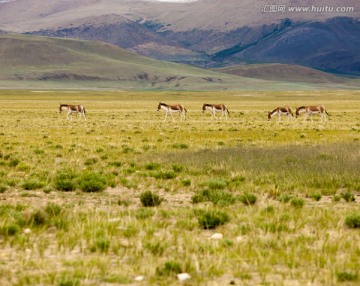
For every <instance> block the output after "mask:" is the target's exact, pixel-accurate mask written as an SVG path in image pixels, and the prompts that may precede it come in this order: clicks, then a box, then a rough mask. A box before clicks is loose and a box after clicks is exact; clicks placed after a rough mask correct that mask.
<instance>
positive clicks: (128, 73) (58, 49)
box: [0, 34, 261, 89]
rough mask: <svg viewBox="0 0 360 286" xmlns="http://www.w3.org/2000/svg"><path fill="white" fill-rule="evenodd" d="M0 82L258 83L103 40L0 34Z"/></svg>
mask: <svg viewBox="0 0 360 286" xmlns="http://www.w3.org/2000/svg"><path fill="white" fill-rule="evenodd" d="M0 66H1V70H0V80H18V81H24V82H25V81H31V80H35V81H59V82H65V81H102V82H104V81H105V82H110V81H112V82H138V83H144V84H146V86H148V87H153V88H161V87H164V88H178V89H181V88H183V87H184V86H188V85H196V86H199V85H200V86H201V85H204V86H208V88H210V89H211V88H213V87H214V88H215V89H224V88H226V87H228V86H231V85H234V84H235V85H237V86H239V85H241V84H243V83H248V82H251V83H255V84H257V83H259V84H261V81H256V80H254V81H249V80H248V79H242V78H239V77H236V76H232V75H228V74H224V73H219V72H214V71H210V70H205V69H200V68H197V67H192V66H187V65H181V64H177V63H171V62H165V61H159V60H155V59H151V58H147V57H144V56H139V55H137V54H135V53H132V52H129V51H127V50H125V49H121V48H119V47H117V46H114V45H110V44H107V43H103V42H96V41H84V40H75V39H61V38H49V37H39V36H27V35H9V34H5V35H0Z"/></svg>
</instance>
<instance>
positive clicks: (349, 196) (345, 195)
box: [340, 192, 355, 203]
mask: <svg viewBox="0 0 360 286" xmlns="http://www.w3.org/2000/svg"><path fill="white" fill-rule="evenodd" d="M340 196H341V197H342V198H343V199H344V200H345V202H347V203H350V202H354V201H355V196H354V194H353V193H351V192H344V193H341V194H340Z"/></svg>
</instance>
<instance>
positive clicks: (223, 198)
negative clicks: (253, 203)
mask: <svg viewBox="0 0 360 286" xmlns="http://www.w3.org/2000/svg"><path fill="white" fill-rule="evenodd" d="M191 200H192V202H193V203H194V204H197V203H203V202H212V203H213V204H214V205H219V206H228V205H231V204H234V203H235V202H236V196H234V195H233V194H232V193H230V192H227V191H223V190H208V189H206V190H203V191H201V192H199V193H197V194H195V195H194V196H192V198H191Z"/></svg>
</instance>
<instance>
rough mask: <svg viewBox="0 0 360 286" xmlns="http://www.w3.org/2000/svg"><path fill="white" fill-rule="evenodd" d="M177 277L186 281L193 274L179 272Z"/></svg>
mask: <svg viewBox="0 0 360 286" xmlns="http://www.w3.org/2000/svg"><path fill="white" fill-rule="evenodd" d="M177 278H178V279H179V281H186V280H189V279H190V278H191V276H190V274H188V273H179V274H178V275H177Z"/></svg>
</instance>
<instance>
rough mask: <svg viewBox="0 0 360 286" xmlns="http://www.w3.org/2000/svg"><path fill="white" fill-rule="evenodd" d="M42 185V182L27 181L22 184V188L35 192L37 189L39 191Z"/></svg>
mask: <svg viewBox="0 0 360 286" xmlns="http://www.w3.org/2000/svg"><path fill="white" fill-rule="evenodd" d="M44 185H45V184H44V183H43V182H39V181H38V180H36V179H29V180H27V181H25V182H23V183H22V187H23V188H24V189H25V190H37V189H41V188H42V187H44Z"/></svg>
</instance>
